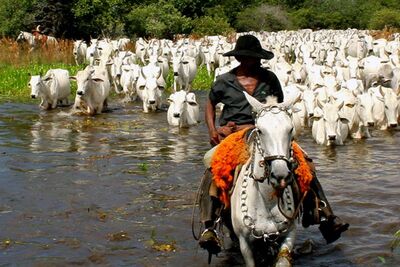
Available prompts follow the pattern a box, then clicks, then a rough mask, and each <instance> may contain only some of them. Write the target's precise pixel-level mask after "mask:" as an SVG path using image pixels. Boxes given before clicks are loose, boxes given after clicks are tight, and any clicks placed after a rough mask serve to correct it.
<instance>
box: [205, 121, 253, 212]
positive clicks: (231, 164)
mask: <svg viewBox="0 0 400 267" xmlns="http://www.w3.org/2000/svg"><path fill="white" fill-rule="evenodd" d="M247 130H248V128H246V129H243V130H240V131H238V132H235V133H232V134H230V135H229V136H228V137H226V138H225V139H224V140H223V141H222V142H221V143H220V144H219V145H218V147H217V149H216V151H215V152H214V155H213V157H212V158H211V172H212V173H213V180H214V183H215V185H216V186H217V188H218V189H219V198H220V200H221V202H222V203H224V205H225V207H226V208H227V207H229V201H230V200H229V190H230V189H231V187H232V183H233V175H234V172H235V168H236V166H238V165H239V164H245V163H246V161H247V160H248V159H249V157H250V154H249V151H248V147H247V143H246V140H245V138H244V136H245V134H246V132H247Z"/></svg>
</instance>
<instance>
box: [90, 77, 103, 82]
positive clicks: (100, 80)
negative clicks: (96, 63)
mask: <svg viewBox="0 0 400 267" xmlns="http://www.w3.org/2000/svg"><path fill="white" fill-rule="evenodd" d="M92 80H93V81H95V82H97V83H100V82H104V80H103V79H100V78H93V79H92Z"/></svg>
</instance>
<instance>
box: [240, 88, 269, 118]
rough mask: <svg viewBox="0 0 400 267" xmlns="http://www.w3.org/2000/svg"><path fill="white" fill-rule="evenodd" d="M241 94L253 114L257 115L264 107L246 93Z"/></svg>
mask: <svg viewBox="0 0 400 267" xmlns="http://www.w3.org/2000/svg"><path fill="white" fill-rule="evenodd" d="M243 93H244V96H245V97H246V99H247V101H248V102H249V103H250V105H251V106H252V108H253V110H254V111H255V112H257V113H258V112H259V111H260V110H261V109H262V108H263V107H264V105H263V104H262V103H261V102H259V101H258V100H257V99H255V98H254V97H252V96H251V95H249V94H248V93H247V92H244V91H243Z"/></svg>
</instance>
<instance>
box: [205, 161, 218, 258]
mask: <svg viewBox="0 0 400 267" xmlns="http://www.w3.org/2000/svg"><path fill="white" fill-rule="evenodd" d="M203 179H204V180H203V183H202V189H201V190H202V191H201V195H200V196H201V197H200V217H201V221H202V222H203V224H204V228H205V230H204V232H203V233H202V234H201V236H200V239H199V245H200V247H201V248H203V249H206V250H207V251H208V252H209V253H210V254H218V253H219V252H221V247H222V244H221V240H220V238H219V236H218V232H217V230H216V226H217V220H218V218H219V217H220V212H221V207H222V206H221V202H220V200H219V199H218V198H217V197H215V196H212V195H214V194H212V195H211V194H210V191H212V189H211V190H210V188H212V187H213V185H212V173H211V171H210V170H209V169H207V170H206V172H205V176H204V178H203Z"/></svg>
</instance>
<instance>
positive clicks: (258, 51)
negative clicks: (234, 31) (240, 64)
mask: <svg viewBox="0 0 400 267" xmlns="http://www.w3.org/2000/svg"><path fill="white" fill-rule="evenodd" d="M223 56H225V57H229V56H245V57H255V58H263V59H271V58H273V57H274V53H272V52H270V51H267V50H265V49H263V48H262V47H261V43H260V41H259V40H258V39H257V37H255V36H254V35H250V34H247V35H242V36H240V37H239V38H238V39H237V41H236V45H235V49H233V50H232V51H229V52H226V53H225V54H223Z"/></svg>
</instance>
